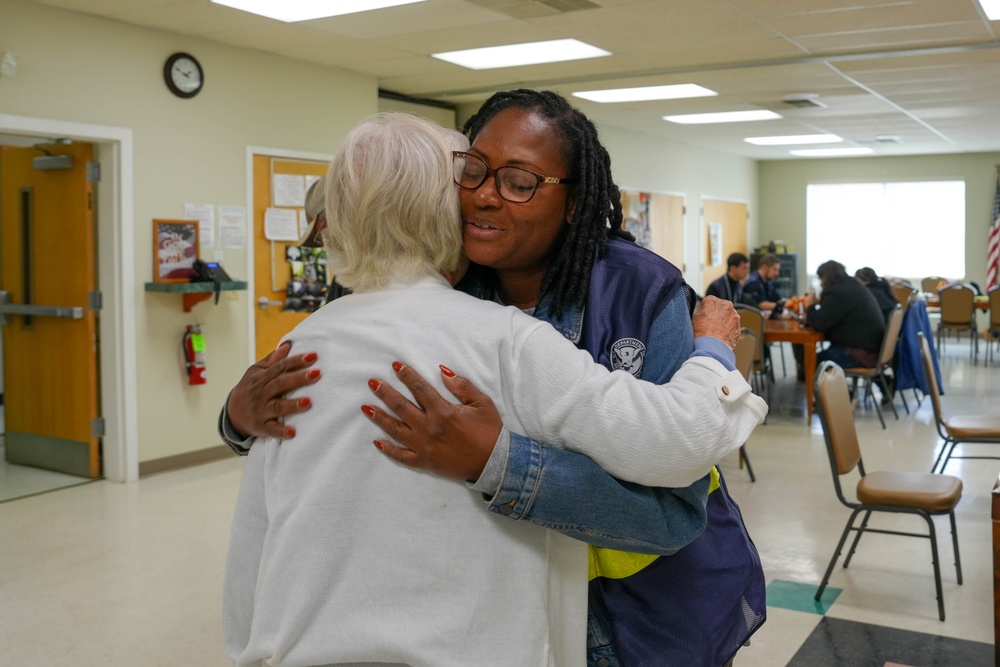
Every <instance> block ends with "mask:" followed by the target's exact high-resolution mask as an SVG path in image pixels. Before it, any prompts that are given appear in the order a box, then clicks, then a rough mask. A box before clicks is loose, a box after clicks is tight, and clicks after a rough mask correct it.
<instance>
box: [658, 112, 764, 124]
mask: <svg viewBox="0 0 1000 667" xmlns="http://www.w3.org/2000/svg"><path fill="white" fill-rule="evenodd" d="M775 118H781V115H780V114H776V113H774V112H773V111H767V110H766V109H754V110H752V111H724V112H722V113H689V114H685V115H683V116H664V117H663V120H667V121H670V122H671V123H680V124H681V125H701V124H703V123H744V122H747V121H752V120H773V119H775Z"/></svg>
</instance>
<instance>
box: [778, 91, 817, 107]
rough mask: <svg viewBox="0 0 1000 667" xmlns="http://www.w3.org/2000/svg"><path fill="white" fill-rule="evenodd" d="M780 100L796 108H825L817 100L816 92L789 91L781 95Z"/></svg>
mask: <svg viewBox="0 0 1000 667" xmlns="http://www.w3.org/2000/svg"><path fill="white" fill-rule="evenodd" d="M781 101H782V102H784V103H785V104H787V105H789V106H792V107H795V108H796V109H812V108H818V109H825V108H826V105H825V104H823V103H822V102H820V101H819V94H818V93H789V94H788V95H785V96H784V97H782V98H781Z"/></svg>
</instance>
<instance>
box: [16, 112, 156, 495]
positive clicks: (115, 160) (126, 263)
mask: <svg viewBox="0 0 1000 667" xmlns="http://www.w3.org/2000/svg"><path fill="white" fill-rule="evenodd" d="M0 132H10V133H12V134H28V135H39V136H50V137H51V136H57V137H68V138H70V139H75V140H78V141H86V142H89V143H92V144H94V159H95V160H97V161H98V162H100V163H101V183H100V186H99V187H98V188H97V202H98V206H97V215H96V216H95V223H94V224H95V225H96V226H97V229H96V233H97V246H98V252H99V256H100V257H101V263H100V265H99V266H98V272H97V280H98V286H99V289H100V290H101V292H102V294H103V297H104V303H103V307H102V309H101V313H100V316H99V317H98V327H99V331H100V340H101V346H100V350H99V352H98V353H99V355H100V371H99V372H100V378H101V379H100V383H101V386H100V387H99V389H98V391H99V393H100V397H101V412H102V416H103V417H104V423H105V432H104V437H103V438H102V451H103V461H102V469H103V474H104V478H105V479H108V480H110V481H114V482H131V481H135V480H137V479H139V443H138V399H137V397H136V396H137V392H138V378H137V365H136V328H135V299H136V284H135V235H134V232H133V229H134V224H133V223H134V220H133V218H134V189H133V187H134V174H133V169H134V163H133V143H132V130H131V129H130V128H126V127H113V126H109V125H92V124H88V123H77V122H72V121H63V120H55V119H49V118H33V117H29V116H14V115H9V114H2V113H0Z"/></svg>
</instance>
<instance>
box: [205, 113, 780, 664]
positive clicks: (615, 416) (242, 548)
mask: <svg viewBox="0 0 1000 667" xmlns="http://www.w3.org/2000/svg"><path fill="white" fill-rule="evenodd" d="M466 147H467V143H466V140H465V138H464V137H462V136H461V135H460V134H458V133H457V132H453V131H448V130H444V129H443V128H440V127H438V126H436V125H434V124H433V123H430V122H429V121H425V120H422V119H419V118H416V117H414V116H409V115H406V114H382V115H379V116H376V117H373V118H372V119H369V120H367V121H365V122H363V123H362V124H361V125H359V126H358V127H357V128H355V129H354V130H353V131H351V132H350V133H349V134H348V136H347V137H346V138H345V139H344V142H343V145H342V147H341V149H340V150H339V151H338V153H337V155H336V157H335V158H334V160H333V162H332V163H331V165H330V170H329V173H328V174H327V177H326V217H327V225H328V227H327V230H326V231H325V246H326V249H327V253H328V261H329V264H330V267H331V269H332V270H333V272H334V273H335V274H336V275H337V276H338V278H339V280H341V281H342V282H343V284H344V285H345V286H346V287H349V288H351V289H352V290H353V291H354V293H353V294H351V295H348V296H345V297H343V298H341V299H338V300H336V301H335V302H333V303H331V304H329V305H327V306H324V307H323V308H321V309H320V310H319V311H317V312H316V313H314V314H312V315H311V316H310V317H309V318H308V319H306V320H305V321H304V322H303V323H301V324H300V325H299V326H298V327H296V329H295V330H294V331H292V332H291V333H290V334H289V335H288V336H287V337H286V338H287V339H290V340H292V341H294V345H296V346H300V345H301V346H302V347H303V348H306V349H310V350H316V351H317V352H319V355H320V359H321V362H320V363H321V366H322V371H323V372H322V377H321V379H320V380H319V381H318V382H317V383H316V384H315V385H312V386H310V388H309V391H310V394H311V396H313V397H314V399H315V401H316V404H317V405H322V408H318V409H314V410H310V411H308V412H304V413H302V414H298V415H295V416H293V417H290V418H289V420H288V421H289V423H290V424H291V425H293V426H298V427H299V428H298V429H297V430H298V431H299V433H300V434H301V435H300V436H299V437H297V438H296V439H295V440H294V441H292V440H288V441H284V442H283V441H281V440H279V439H276V438H268V439H265V440H263V441H259V442H258V443H257V444H256V446H254V447H253V449H252V450H251V452H250V454H249V456H248V458H247V463H246V468H245V471H244V477H243V480H242V483H241V486H240V492H239V497H238V499H237V504H236V511H235V516H234V519H233V527H232V536H231V541H230V548H229V554H228V558H227V564H226V581H225V587H224V589H225V590H224V613H223V621H224V633H225V640H226V649H227V652H228V653H229V655H230V657H231V658H232V659H233V661H234V662H235V663H236V664H238V665H263V664H267V665H274V666H277V665H286V666H293V665H332V664H338V665H348V664H362V663H363V664H366V665H372V664H375V665H412V666H413V667H444V666H448V665H455V666H456V667H458V666H462V667H467V666H469V665H475V666H476V667H489V666H491V665H496V666H497V667H499V666H501V665H503V666H508V665H534V666H543V665H551V666H556V665H560V666H561V665H581V664H584V663H585V657H584V647H585V641H584V632H585V623H586V609H587V583H586V582H587V548H586V545H585V544H584V543H583V542H578V541H575V540H572V539H569V538H567V537H565V536H563V535H560V534H557V533H555V532H550V531H547V530H545V529H542V528H539V527H537V526H532V525H527V524H518V523H514V522H509V521H507V522H505V521H502V520H498V519H497V518H495V517H492V516H490V515H489V514H488V513H486V512H484V511H483V510H482V507H481V503H482V500H481V496H480V494H478V493H475V492H473V491H471V490H470V489H469V488H467V487H466V486H465V485H463V484H461V483H456V482H454V481H449V480H446V479H442V478H438V477H435V476H432V475H428V474H414V472H413V471H412V470H408V469H406V468H404V467H402V466H399V465H398V464H396V463H395V462H393V461H392V460H390V459H388V458H386V457H385V456H382V455H381V454H380V453H379V452H378V451H377V450H376V449H375V447H379V446H381V445H380V444H379V443H377V442H376V441H377V439H378V438H380V437H383V436H382V435H381V432H380V430H379V429H378V428H377V427H376V426H375V425H374V424H373V423H372V422H371V421H370V420H369V419H368V418H367V417H366V414H369V413H370V408H367V411H365V412H363V411H361V410H358V406H361V405H363V404H364V403H365V402H366V401H367V400H369V396H370V394H368V392H367V390H366V388H365V386H364V383H365V381H366V380H367V383H368V385H369V386H372V385H375V387H377V385H378V381H377V380H368V378H371V377H372V374H373V372H377V371H378V370H379V369H388V368H389V366H390V365H396V366H397V367H398V362H397V360H400V359H403V360H406V361H407V363H408V364H410V365H411V366H412V367H413V368H415V369H417V370H418V371H420V372H421V373H423V374H424V376H425V377H432V375H431V373H430V372H429V369H431V368H434V367H438V366H440V368H441V373H442V376H443V378H442V379H441V380H439V381H438V382H436V383H435V384H437V385H438V388H439V390H442V389H443V388H444V386H445V384H446V382H448V381H450V380H452V379H454V378H455V373H453V372H452V371H450V370H449V369H448V368H447V365H451V366H453V367H455V368H460V369H461V371H462V375H463V376H464V377H468V378H469V379H471V380H473V381H474V382H475V383H476V384H477V385H478V386H479V387H481V388H482V389H483V390H484V391H486V392H487V393H488V394H489V395H491V396H494V397H496V400H497V408H498V409H499V412H500V413H501V415H502V416H503V421H504V423H505V424H506V425H507V426H508V427H509V428H510V429H511V430H515V431H516V432H518V433H526V434H528V435H529V437H532V438H536V439H539V440H542V441H545V442H548V443H552V444H555V445H557V446H564V447H566V448H568V449H573V450H575V451H578V452H581V453H584V454H587V455H588V456H591V457H592V458H593V459H594V460H595V461H597V462H598V463H599V464H600V465H601V466H602V467H604V468H605V469H607V470H608V471H609V472H611V473H613V474H614V475H615V476H616V477H619V478H620V479H624V480H629V481H636V482H638V483H642V484H647V485H653V484H655V485H657V486H668V487H685V486H688V485H690V484H692V483H693V482H695V481H696V480H699V478H702V477H703V476H704V475H705V474H706V473H707V472H708V471H709V469H710V468H711V466H712V464H713V463H715V462H716V461H717V460H718V459H719V458H721V457H722V456H724V455H725V454H726V453H728V452H729V451H731V450H733V449H735V447H738V446H739V445H740V444H741V443H743V442H744V441H745V440H746V437H747V436H748V435H749V433H750V431H751V430H752V429H753V428H754V427H755V426H756V425H757V424H758V423H759V422H760V421H761V420H762V418H763V416H764V413H765V411H766V406H765V405H764V403H763V401H762V400H761V399H760V398H759V397H756V396H754V395H753V394H752V393H751V392H750V388H749V386H748V385H747V384H746V382H745V381H743V379H742V376H740V375H739V373H737V372H735V371H729V370H727V369H726V368H725V367H724V366H723V365H722V364H721V363H719V362H718V361H716V360H715V359H714V358H713V357H712V356H695V355H692V357H691V358H690V359H688V361H687V362H685V364H684V366H683V367H682V368H681V370H680V371H678V372H677V374H676V375H675V376H674V378H673V380H672V381H671V382H670V383H669V384H668V385H663V386H657V385H653V384H650V383H645V382H640V381H638V380H636V379H635V378H633V377H632V376H631V375H629V374H628V373H625V372H614V373H611V372H609V371H607V370H606V369H605V368H603V367H601V366H598V365H596V364H595V363H594V362H593V361H592V359H591V357H590V356H589V355H588V354H587V353H586V352H583V351H580V350H577V349H576V348H575V347H574V346H573V344H572V343H570V342H568V341H567V340H565V339H564V338H563V337H562V336H561V335H560V334H559V333H558V332H556V330H555V329H553V328H552V327H551V326H550V325H548V324H545V323H543V322H540V321H539V320H536V319H534V318H532V317H530V316H528V315H526V314H524V313H522V312H521V311H519V310H517V309H516V308H504V307H501V306H499V305H497V304H494V303H489V302H484V301H480V300H478V299H475V298H473V297H470V296H468V295H465V294H463V293H461V292H458V291H455V290H453V289H451V285H450V284H449V282H448V281H447V280H445V279H444V278H443V277H442V274H444V275H452V274H455V273H456V272H457V269H458V267H459V264H460V256H461V242H462V232H461V226H460V216H459V207H458V192H457V190H458V187H457V186H456V185H455V183H454V182H453V172H452V151H455V150H464V149H465V148H466ZM526 173H530V172H526ZM536 185H537V184H536ZM717 305H718V306H719V309H714V304H712V303H711V302H710V301H709V302H707V306H703V308H704V313H705V314H704V315H703V316H702V318H703V319H702V321H701V323H700V324H696V331H698V329H697V327H699V326H701V330H702V332H703V333H704V332H706V331H712V332H713V333H715V334H716V335H717V337H719V338H721V339H724V340H725V342H726V344H727V345H730V346H731V345H732V344H733V343H735V338H736V337H738V324H737V321H736V320H735V319H733V320H730V319H729V318H730V314H731V313H730V312H729V311H731V309H729V310H726V306H725V305H723V304H717ZM713 317H714V318H715V319H714V320H713V319H711V318H713ZM705 318H708V319H705ZM375 387H373V388H375ZM497 435H498V436H499V435H500V434H499V433H498V434H497ZM612 441H615V442H618V443H621V444H616V445H615V446H613V447H612V446H609V445H608V443H609V442H612ZM373 442H374V443H375V445H374V446H373V445H372V443H373ZM664 443H668V444H669V446H664ZM695 487H697V485H695ZM692 488H694V487H692ZM685 492H687V493H690V490H686V491H685ZM700 493H701V497H699V498H694V497H691V496H684V495H683V493H680V494H679V495H678V497H677V502H678V508H679V509H678V512H679V514H678V521H677V530H679V531H681V532H684V531H687V532H688V534H686V535H685V536H683V537H682V538H679V539H688V540H690V539H693V537H694V536H695V535H697V534H698V532H700V530H701V528H703V527H704V521H705V517H704V511H705V509H704V495H705V494H707V484H706V485H705V488H702V489H701V490H700Z"/></svg>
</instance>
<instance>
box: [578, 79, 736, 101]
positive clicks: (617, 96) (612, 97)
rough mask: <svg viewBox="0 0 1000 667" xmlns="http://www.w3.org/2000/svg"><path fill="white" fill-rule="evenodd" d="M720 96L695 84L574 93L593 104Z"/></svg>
mask: <svg viewBox="0 0 1000 667" xmlns="http://www.w3.org/2000/svg"><path fill="white" fill-rule="evenodd" d="M713 95H718V93H717V92H715V91H714V90H709V89H708V88H703V87H702V86H699V85H697V84H694V83H678V84H675V85H671V86H645V87H643V88H614V89H610V90H585V91H583V92H582V93H573V97H581V98H583V99H585V100H590V101H591V102H601V103H606V102H648V101H650V100H679V99H684V98H688V97H711V96H713Z"/></svg>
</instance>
